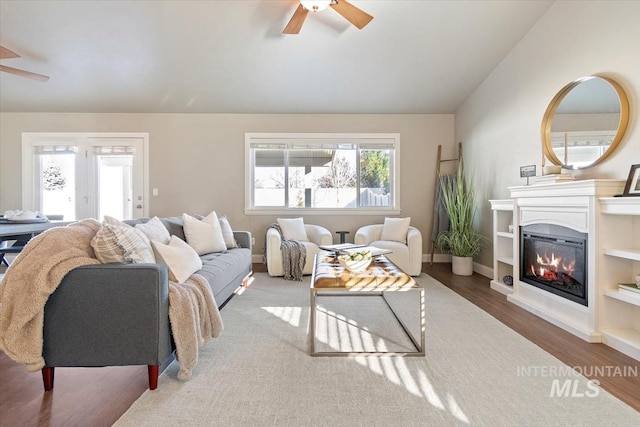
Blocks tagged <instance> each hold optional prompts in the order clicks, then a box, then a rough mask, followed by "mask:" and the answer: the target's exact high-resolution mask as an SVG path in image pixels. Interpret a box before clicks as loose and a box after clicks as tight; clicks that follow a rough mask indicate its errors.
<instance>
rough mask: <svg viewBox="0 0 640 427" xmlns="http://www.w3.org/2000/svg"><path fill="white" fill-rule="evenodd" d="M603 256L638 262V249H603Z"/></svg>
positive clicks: (639, 256)
mask: <svg viewBox="0 0 640 427" xmlns="http://www.w3.org/2000/svg"><path fill="white" fill-rule="evenodd" d="M603 253H604V254H605V255H609V256H615V257H618V258H624V259H631V260H634V261H640V249H605V250H604V251H603Z"/></svg>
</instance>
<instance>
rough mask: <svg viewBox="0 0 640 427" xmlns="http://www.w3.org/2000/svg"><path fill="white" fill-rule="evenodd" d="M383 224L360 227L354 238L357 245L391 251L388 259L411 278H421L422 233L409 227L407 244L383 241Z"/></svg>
mask: <svg viewBox="0 0 640 427" xmlns="http://www.w3.org/2000/svg"><path fill="white" fill-rule="evenodd" d="M383 226H384V225H383V224H372V225H365V226H364V227H360V228H359V229H358V231H356V234H355V236H354V243H355V244H356V245H368V246H375V247H377V248H380V249H388V250H390V251H391V253H390V254H387V257H388V258H389V259H390V260H391V261H392V262H393V263H394V264H395V265H397V266H398V267H400V269H401V270H402V271H404V272H405V273H407V274H408V275H410V276H419V275H420V273H421V272H422V233H420V230H418V229H417V228H415V227H411V226H410V227H409V231H408V232H407V243H406V244H404V243H400V242H395V241H390V240H381V237H382V228H383Z"/></svg>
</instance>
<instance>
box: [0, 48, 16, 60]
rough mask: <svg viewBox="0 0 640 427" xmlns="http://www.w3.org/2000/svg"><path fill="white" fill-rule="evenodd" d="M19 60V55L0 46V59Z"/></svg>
mask: <svg viewBox="0 0 640 427" xmlns="http://www.w3.org/2000/svg"><path fill="white" fill-rule="evenodd" d="M9 58H20V55H18V54H17V53H15V52H14V51H12V50H9V49H7V48H6V47H4V46H0V59H9Z"/></svg>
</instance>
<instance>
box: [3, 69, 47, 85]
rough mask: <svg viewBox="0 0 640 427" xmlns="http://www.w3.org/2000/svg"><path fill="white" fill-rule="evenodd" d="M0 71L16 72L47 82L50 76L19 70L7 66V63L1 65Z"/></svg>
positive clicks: (22, 75) (18, 74)
mask: <svg viewBox="0 0 640 427" xmlns="http://www.w3.org/2000/svg"><path fill="white" fill-rule="evenodd" d="M0 71H4V72H5V73H10V74H15V75H16V76H20V77H26V78H28V79H33V80H38V81H41V82H46V81H47V80H49V76H44V75H42V74H37V73H32V72H30V71H25V70H18V69H17V68H12V67H7V66H5V65H0Z"/></svg>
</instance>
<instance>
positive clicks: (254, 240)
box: [251, 236, 256, 246]
mask: <svg viewBox="0 0 640 427" xmlns="http://www.w3.org/2000/svg"><path fill="white" fill-rule="evenodd" d="M255 244H256V238H255V237H253V236H252V237H251V245H252V246H253V245H255Z"/></svg>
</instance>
